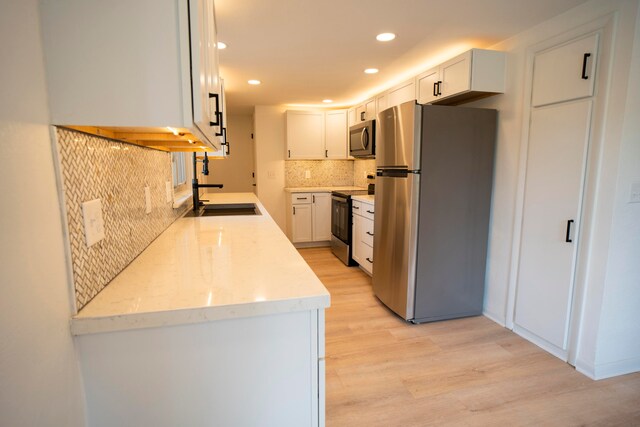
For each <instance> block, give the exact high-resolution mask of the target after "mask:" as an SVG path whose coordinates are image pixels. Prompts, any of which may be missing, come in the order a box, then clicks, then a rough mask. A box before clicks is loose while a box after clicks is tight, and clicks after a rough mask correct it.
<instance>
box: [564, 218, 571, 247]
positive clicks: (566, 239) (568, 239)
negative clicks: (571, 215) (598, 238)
mask: <svg viewBox="0 0 640 427" xmlns="http://www.w3.org/2000/svg"><path fill="white" fill-rule="evenodd" d="M571 224H573V220H572V219H570V220H569V221H567V235H566V236H565V239H564V241H565V242H567V243H571V242H573V240H571Z"/></svg>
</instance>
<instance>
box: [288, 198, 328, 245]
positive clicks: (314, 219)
mask: <svg viewBox="0 0 640 427" xmlns="http://www.w3.org/2000/svg"><path fill="white" fill-rule="evenodd" d="M287 205H288V206H287V208H288V209H287V211H288V214H287V236H288V237H289V240H291V242H293V243H313V242H329V241H330V240H331V193H328V192H315V193H292V194H291V196H290V197H289V198H288V200H287Z"/></svg>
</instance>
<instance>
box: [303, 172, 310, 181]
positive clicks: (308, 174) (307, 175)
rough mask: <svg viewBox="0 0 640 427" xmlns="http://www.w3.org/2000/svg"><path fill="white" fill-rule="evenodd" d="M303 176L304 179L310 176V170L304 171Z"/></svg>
mask: <svg viewBox="0 0 640 427" xmlns="http://www.w3.org/2000/svg"><path fill="white" fill-rule="evenodd" d="M304 177H305V178H306V179H309V178H311V171H304Z"/></svg>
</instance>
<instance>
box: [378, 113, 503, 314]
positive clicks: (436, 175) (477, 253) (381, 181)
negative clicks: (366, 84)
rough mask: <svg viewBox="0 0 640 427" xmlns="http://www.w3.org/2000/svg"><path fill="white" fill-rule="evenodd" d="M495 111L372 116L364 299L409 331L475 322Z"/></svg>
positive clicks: (486, 224)
mask: <svg viewBox="0 0 640 427" xmlns="http://www.w3.org/2000/svg"><path fill="white" fill-rule="evenodd" d="M496 121H497V111H495V110H488V109H481V108H464V107H449V106H436V105H425V106H421V105H417V104H415V102H407V103H404V104H401V105H399V106H396V107H392V108H389V109H387V110H384V111H382V112H381V113H380V114H378V120H377V123H378V125H377V126H378V128H377V136H376V138H377V145H376V169H377V173H376V175H377V177H376V193H375V194H376V195H375V207H376V209H375V210H376V214H375V224H374V244H373V251H374V252H373V259H374V261H375V264H374V269H373V291H374V293H375V295H376V296H377V297H378V298H379V299H380V301H382V302H383V303H384V304H385V305H386V306H387V307H389V308H390V309H391V310H393V311H394V312H396V313H397V314H398V315H399V316H401V317H403V318H404V319H405V320H408V321H410V322H414V323H422V322H430V321H435V320H443V319H451V318H456V317H465V316H473V315H478V314H481V313H482V304H483V297H484V281H485V264H486V258H487V238H488V228H489V213H490V204H491V189H492V182H493V157H494V146H495V138H496Z"/></svg>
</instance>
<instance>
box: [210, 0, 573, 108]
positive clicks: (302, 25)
mask: <svg viewBox="0 0 640 427" xmlns="http://www.w3.org/2000/svg"><path fill="white" fill-rule="evenodd" d="M583 2H584V0H439V1H434V0H315V1H312V0H216V20H217V25H218V39H219V40H220V41H223V42H225V43H226V44H227V45H228V48H227V49H224V50H221V51H220V64H221V74H222V77H224V79H225V88H226V93H227V108H228V110H229V112H230V113H236V114H237V113H250V112H251V111H253V106H254V105H279V104H288V105H291V104H298V105H319V106H327V105H326V104H322V100H323V99H327V98H329V99H333V100H334V101H335V102H334V104H331V106H333V107H337V106H350V105H353V104H354V103H356V102H359V101H362V100H364V99H366V98H368V97H370V96H371V95H373V94H375V93H377V92H379V91H381V90H382V89H386V88H387V87H389V86H392V85H393V84H394V83H398V82H400V81H402V80H404V79H406V78H409V77H411V76H413V75H415V74H417V72H419V71H421V70H424V69H427V68H428V67H430V66H432V65H437V64H438V63H440V62H442V61H443V60H446V59H448V58H450V57H452V56H454V55H456V54H457V53H460V52H463V51H465V50H468V49H470V48H471V47H479V48H486V47H489V46H492V45H493V44H495V43H497V42H499V41H502V40H505V39H507V38H509V37H511V36H513V35H515V34H517V33H519V32H521V31H523V30H525V29H527V28H530V27H532V26H534V25H536V24H538V23H540V22H543V21H545V20H547V19H549V18H550V17H552V16H555V15H558V14H560V13H562V12H564V11H566V10H568V9H570V8H572V7H574V6H576V5H578V4H580V3H583ZM381 32H393V33H396V34H397V38H396V39H395V40H393V41H391V42H387V43H381V42H378V41H376V39H375V36H376V34H379V33H381ZM370 67H374V68H378V69H380V72H379V73H378V74H375V75H366V74H364V72H363V71H364V69H365V68H370ZM249 79H258V80H261V81H262V84H261V85H260V86H250V85H248V84H247V80H249Z"/></svg>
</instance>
